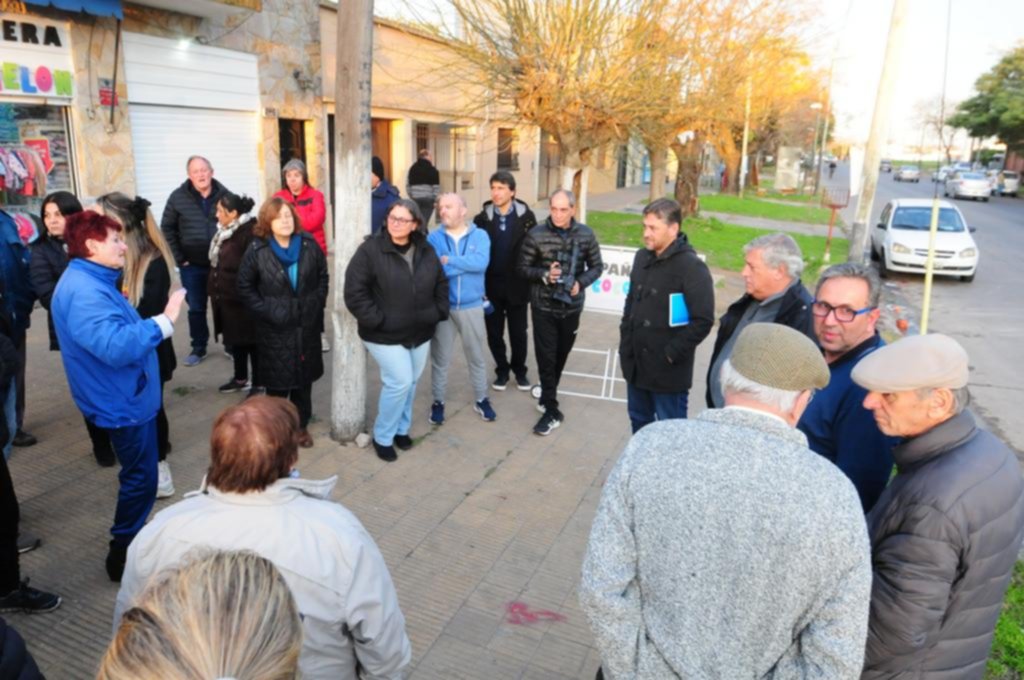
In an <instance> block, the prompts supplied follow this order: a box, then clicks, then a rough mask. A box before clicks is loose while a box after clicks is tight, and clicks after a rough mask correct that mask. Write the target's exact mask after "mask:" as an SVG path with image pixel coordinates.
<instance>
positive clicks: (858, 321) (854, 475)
mask: <svg viewBox="0 0 1024 680" xmlns="http://www.w3.org/2000/svg"><path fill="white" fill-rule="evenodd" d="M881 288H882V285H881V282H880V281H879V279H878V275H877V274H875V270H874V269H872V268H871V267H869V266H867V265H862V264H856V263H853V262H844V263H843V264H837V265H833V266H831V267H829V268H828V269H826V270H825V272H824V273H823V274H822V275H821V278H820V279H819V280H818V287H817V290H816V291H815V299H814V302H813V303H812V304H811V313H812V314H813V315H814V333H815V335H816V336H817V338H818V345H820V347H821V350H822V352H823V353H824V355H825V361H826V362H827V363H828V368H829V373H830V374H831V378H830V379H829V383H828V387H826V388H825V389H823V390H821V391H820V392H819V393H818V394H817V395H815V398H814V401H812V402H811V404H810V405H809V406H808V407H807V410H806V411H804V414H803V416H802V417H801V418H800V423H799V424H798V425H797V427H798V428H800V430H801V431H802V432H803V433H804V434H805V435H807V442H808V444H809V445H810V447H811V450H813V451H815V452H816V453H819V454H821V455H822V456H824V457H825V458H827V459H828V460H830V461H832V462H833V463H835V465H836V466H837V467H838V468H839V469H840V470H842V471H843V472H844V473H845V474H846V476H847V477H849V478H850V481H852V482H853V485H854V487H856V489H857V493H858V494H859V495H860V502H861V505H862V506H863V507H864V512H865V513H867V512H868V511H869V510H871V508H872V506H874V504H875V501H877V500H878V497H879V496H880V495H881V494H882V491H883V490H884V489H885V485H886V484H887V483H888V481H889V475H890V473H891V472H892V449H893V446H895V445H896V443H897V442H898V440H897V439H895V438H893V437H887V436H886V435H884V434H882V432H881V431H880V430H879V429H878V425H876V424H875V419H874V417H872V415H871V412H870V411H867V410H865V409H864V408H863V407H862V406H861V403H862V402H863V401H864V397H865V396H867V390H865V389H864V388H863V387H860V386H858V385H857V384H856V383H854V382H853V379H852V378H851V377H850V373H851V372H852V371H853V367H854V366H855V365H856V364H857V362H858V361H860V360H861V359H863V358H864V357H865V356H867V355H868V354H870V353H871V352H873V351H875V350H876V349H878V348H879V347H881V346H883V345H884V344H885V341H884V340H882V337H881V336H880V335H879V334H878V331H877V330H876V328H875V326H876V325H877V323H878V317H879V315H880V314H881V310H880V309H879V308H878V301H879V297H880V296H881V292H882V291H881Z"/></svg>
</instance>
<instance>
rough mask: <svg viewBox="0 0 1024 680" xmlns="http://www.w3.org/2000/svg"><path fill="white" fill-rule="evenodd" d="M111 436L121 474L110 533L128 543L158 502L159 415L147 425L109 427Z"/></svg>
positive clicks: (118, 476) (107, 430) (108, 431)
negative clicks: (157, 423) (157, 426)
mask: <svg viewBox="0 0 1024 680" xmlns="http://www.w3.org/2000/svg"><path fill="white" fill-rule="evenodd" d="M105 431H106V433H107V434H108V435H109V436H110V443H111V444H112V445H113V447H114V453H115V454H116V455H117V460H118V461H119V462H120V463H121V471H120V472H119V473H118V475H117V480H118V481H119V482H120V487H119V488H118V490H117V509H116V510H115V511H114V526H112V527H111V528H110V534H111V535H112V536H113V537H114V540H115V541H117V542H118V543H121V544H122V545H126V546H127V545H128V544H129V543H131V542H132V539H133V538H135V534H137V533H139V531H141V530H142V527H143V525H144V524H145V523H146V518H148V517H149V513H150V511H152V510H153V504H154V503H155V502H156V482H157V471H156V462H157V456H158V449H157V443H156V418H151V419H150V421H149V422H148V423H145V424H143V425H133V426H130V427H119V428H116V429H105Z"/></svg>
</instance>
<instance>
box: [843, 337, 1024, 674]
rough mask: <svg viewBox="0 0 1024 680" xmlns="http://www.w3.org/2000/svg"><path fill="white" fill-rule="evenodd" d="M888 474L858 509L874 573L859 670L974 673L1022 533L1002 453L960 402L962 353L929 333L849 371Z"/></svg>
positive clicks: (1010, 462)
mask: <svg viewBox="0 0 1024 680" xmlns="http://www.w3.org/2000/svg"><path fill="white" fill-rule="evenodd" d="M852 377H853V381H854V382H856V383H857V384H858V385H860V386H861V387H863V388H865V389H867V390H868V395H867V397H865V398H864V407H865V408H868V409H870V410H871V411H872V412H873V413H874V416H875V422H876V423H878V428H879V429H880V430H881V431H882V432H883V433H884V434H887V435H889V436H896V437H903V438H904V441H903V443H902V444H901V445H899V446H897V447H896V448H895V449H894V450H893V452H892V453H893V458H894V459H895V461H896V467H897V469H898V471H899V473H898V474H897V475H896V477H895V478H894V479H893V480H892V482H891V483H890V484H889V486H888V488H886V490H885V491H884V492H883V493H882V496H881V497H880V498H879V499H878V502H877V503H876V504H875V506H874V508H873V509H872V510H871V512H870V513H869V514H868V534H869V536H870V538H871V554H872V568H873V571H874V581H873V583H872V586H871V617H870V620H869V623H868V640H867V649H866V651H865V656H866V658H865V663H864V674H863V676H862V677H863V678H864V679H865V680H868V679H870V680H875V679H876V678H877V679H881V678H915V679H919V680H947V679H950V680H951V679H952V678H956V679H957V680H971V679H979V678H981V677H982V676H983V675H984V674H985V663H986V659H987V658H988V652H989V646H990V645H991V644H992V633H993V629H994V628H995V625H996V620H997V619H998V618H999V613H1000V610H1001V608H1002V601H1003V596H1004V595H1005V593H1006V588H1007V586H1008V585H1009V582H1010V577H1011V575H1012V574H1013V568H1014V565H1015V563H1016V562H1017V554H1018V551H1019V550H1020V546H1021V541H1022V539H1024V481H1022V479H1021V469H1020V464H1019V463H1018V462H1017V457H1016V456H1015V455H1014V453H1013V451H1011V450H1010V449H1009V447H1007V446H1006V445H1005V444H1003V443H1002V442H1001V441H999V440H998V439H997V438H996V437H995V436H994V435H992V434H991V433H989V432H987V431H985V430H982V429H980V428H978V426H977V425H976V424H975V422H974V418H973V417H972V416H971V414H970V413H969V412H968V411H965V410H964V407H965V406H966V404H967V402H968V399H969V393H968V391H967V378H968V360H967V353H966V352H965V351H964V350H963V348H962V347H961V346H960V345H959V344H957V342H956V341H955V340H953V339H952V338H950V337H947V336H945V335H939V334H931V335H918V336H914V337H910V338H905V339H903V340H900V341H898V342H895V343H893V344H892V345H888V346H886V347H882V348H880V349H877V350H875V351H874V352H872V353H871V354H869V355H868V356H867V357H865V358H864V359H862V360H861V361H860V362H859V363H858V364H857V365H856V366H855V367H854V369H853V374H852Z"/></svg>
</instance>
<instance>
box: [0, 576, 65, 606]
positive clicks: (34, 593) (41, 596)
mask: <svg viewBox="0 0 1024 680" xmlns="http://www.w3.org/2000/svg"><path fill="white" fill-rule="evenodd" d="M60 603H61V599H60V595H55V594H54V593H44V592H43V591H41V590H36V589H35V588H29V586H28V579H25V580H24V581H22V582H21V584H20V585H19V586H18V587H17V588H15V589H14V590H12V591H11V592H9V593H7V594H6V595H4V596H3V597H0V613H6V612H24V613H26V614H43V613H45V612H52V611H53V610H54V609H56V608H57V607H59V606H60Z"/></svg>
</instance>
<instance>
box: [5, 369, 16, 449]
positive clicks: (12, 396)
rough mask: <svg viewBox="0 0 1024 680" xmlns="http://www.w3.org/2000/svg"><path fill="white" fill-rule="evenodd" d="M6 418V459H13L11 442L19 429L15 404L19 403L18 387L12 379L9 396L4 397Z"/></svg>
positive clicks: (8, 389)
mask: <svg viewBox="0 0 1024 680" xmlns="http://www.w3.org/2000/svg"><path fill="white" fill-rule="evenodd" d="M3 401H4V419H5V420H6V421H7V432H8V436H7V441H5V442H4V447H3V448H4V460H10V459H11V442H13V441H14V435H15V434H16V433H17V431H18V417H17V411H16V409H15V406H16V405H17V403H18V388H17V387H16V386H15V384H14V380H13V379H12V380H11V386H10V387H8V388H7V396H6V397H4V400H3Z"/></svg>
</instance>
